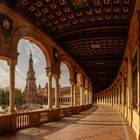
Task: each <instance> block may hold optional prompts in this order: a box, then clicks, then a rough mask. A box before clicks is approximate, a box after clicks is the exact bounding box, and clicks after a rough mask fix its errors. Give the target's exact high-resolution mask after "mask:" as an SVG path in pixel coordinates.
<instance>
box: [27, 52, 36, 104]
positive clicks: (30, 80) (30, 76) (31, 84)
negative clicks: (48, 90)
mask: <svg viewBox="0 0 140 140" xmlns="http://www.w3.org/2000/svg"><path fill="white" fill-rule="evenodd" d="M37 95H38V94H37V86H36V78H35V71H34V68H33V59H32V54H31V53H30V60H29V69H28V71H27V79H26V96H27V99H26V100H27V101H28V102H30V103H34V102H35V97H37Z"/></svg>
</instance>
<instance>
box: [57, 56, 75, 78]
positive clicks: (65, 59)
mask: <svg viewBox="0 0 140 140" xmlns="http://www.w3.org/2000/svg"><path fill="white" fill-rule="evenodd" d="M62 62H63V63H64V64H66V66H67V67H68V69H69V73H70V79H72V80H74V72H73V66H72V63H71V61H70V59H69V58H68V57H66V56H65V55H63V56H61V57H60V63H59V70H60V65H61V63H62Z"/></svg>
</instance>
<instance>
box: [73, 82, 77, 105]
mask: <svg viewBox="0 0 140 140" xmlns="http://www.w3.org/2000/svg"><path fill="white" fill-rule="evenodd" d="M73 105H74V106H76V84H74V85H73Z"/></svg>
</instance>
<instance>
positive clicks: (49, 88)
mask: <svg viewBox="0 0 140 140" xmlns="http://www.w3.org/2000/svg"><path fill="white" fill-rule="evenodd" d="M47 75H48V109H52V104H51V94H52V73H51V72H48V73H47Z"/></svg>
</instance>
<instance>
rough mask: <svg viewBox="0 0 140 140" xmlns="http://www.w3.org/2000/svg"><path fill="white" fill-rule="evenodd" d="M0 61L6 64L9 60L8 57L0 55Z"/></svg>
mask: <svg viewBox="0 0 140 140" xmlns="http://www.w3.org/2000/svg"><path fill="white" fill-rule="evenodd" d="M0 60H4V61H7V62H8V61H9V60H10V58H9V57H8V56H5V55H2V54H0Z"/></svg>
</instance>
